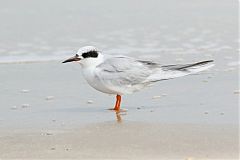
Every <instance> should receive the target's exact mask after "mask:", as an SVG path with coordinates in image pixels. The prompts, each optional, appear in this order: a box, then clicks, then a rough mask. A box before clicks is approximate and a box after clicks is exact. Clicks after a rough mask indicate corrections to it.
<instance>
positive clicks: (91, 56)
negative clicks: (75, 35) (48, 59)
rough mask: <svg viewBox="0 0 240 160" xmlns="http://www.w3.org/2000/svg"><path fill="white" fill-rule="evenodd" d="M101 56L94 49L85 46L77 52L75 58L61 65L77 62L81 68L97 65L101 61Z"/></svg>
mask: <svg viewBox="0 0 240 160" xmlns="http://www.w3.org/2000/svg"><path fill="white" fill-rule="evenodd" d="M101 57H102V56H101V54H100V52H99V51H98V49H97V48H96V47H93V46H85V47H82V48H80V49H79V50H78V52H77V53H76V54H75V56H73V57H71V58H68V59H67V60H65V61H63V62H62V63H68V62H78V63H80V64H81V66H82V67H89V66H94V65H98V64H99V63H100V60H101Z"/></svg>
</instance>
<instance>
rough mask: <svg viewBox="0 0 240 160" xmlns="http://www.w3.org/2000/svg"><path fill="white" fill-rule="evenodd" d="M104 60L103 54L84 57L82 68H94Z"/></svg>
mask: <svg viewBox="0 0 240 160" xmlns="http://www.w3.org/2000/svg"><path fill="white" fill-rule="evenodd" d="M103 60H104V56H103V55H102V54H99V55H98V57H97V58H91V59H86V60H85V61H84V62H83V63H82V64H81V63H80V64H81V66H82V68H83V69H87V68H95V67H96V66H98V65H99V64H101V63H102V62H103Z"/></svg>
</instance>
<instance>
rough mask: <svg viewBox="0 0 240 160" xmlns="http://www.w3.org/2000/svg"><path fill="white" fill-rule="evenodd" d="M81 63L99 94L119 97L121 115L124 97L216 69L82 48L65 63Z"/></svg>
mask: <svg viewBox="0 0 240 160" xmlns="http://www.w3.org/2000/svg"><path fill="white" fill-rule="evenodd" d="M67 62H78V63H79V64H80V65H81V66H82V73H83V76H84V78H85V79H86V80H87V82H88V84H89V85H90V86H92V87H93V88H95V89H96V90H98V91H101V92H103V93H107V94H114V95H117V96H116V104H115V107H114V108H113V109H112V110H115V111H119V110H120V103H121V95H123V94H131V93H133V92H136V91H139V90H141V89H143V88H145V87H147V86H149V85H151V84H153V83H155V82H158V81H162V80H168V79H172V78H176V77H182V76H186V75H189V74H193V73H197V72H200V71H203V70H206V69H208V68H210V67H212V66H213V65H214V64H212V63H211V62H213V60H207V61H201V62H197V63H192V64H180V65H179V64H177V65H160V64H159V63H155V62H152V61H146V60H139V59H135V58H132V57H127V56H122V55H103V54H102V53H101V52H100V51H99V50H98V49H97V48H95V47H93V46H86V47H82V48H80V49H79V50H78V52H77V54H76V55H75V56H74V57H71V58H69V59H67V60H65V61H64V62H62V63H67Z"/></svg>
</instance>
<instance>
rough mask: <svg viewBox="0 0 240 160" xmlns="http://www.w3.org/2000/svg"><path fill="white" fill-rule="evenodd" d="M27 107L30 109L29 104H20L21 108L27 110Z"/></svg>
mask: <svg viewBox="0 0 240 160" xmlns="http://www.w3.org/2000/svg"><path fill="white" fill-rule="evenodd" d="M28 107H30V105H29V104H22V108H28Z"/></svg>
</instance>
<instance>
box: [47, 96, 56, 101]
mask: <svg viewBox="0 0 240 160" xmlns="http://www.w3.org/2000/svg"><path fill="white" fill-rule="evenodd" d="M54 98H55V97H54V96H47V97H46V98H45V100H47V101H50V100H53V99H54Z"/></svg>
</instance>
